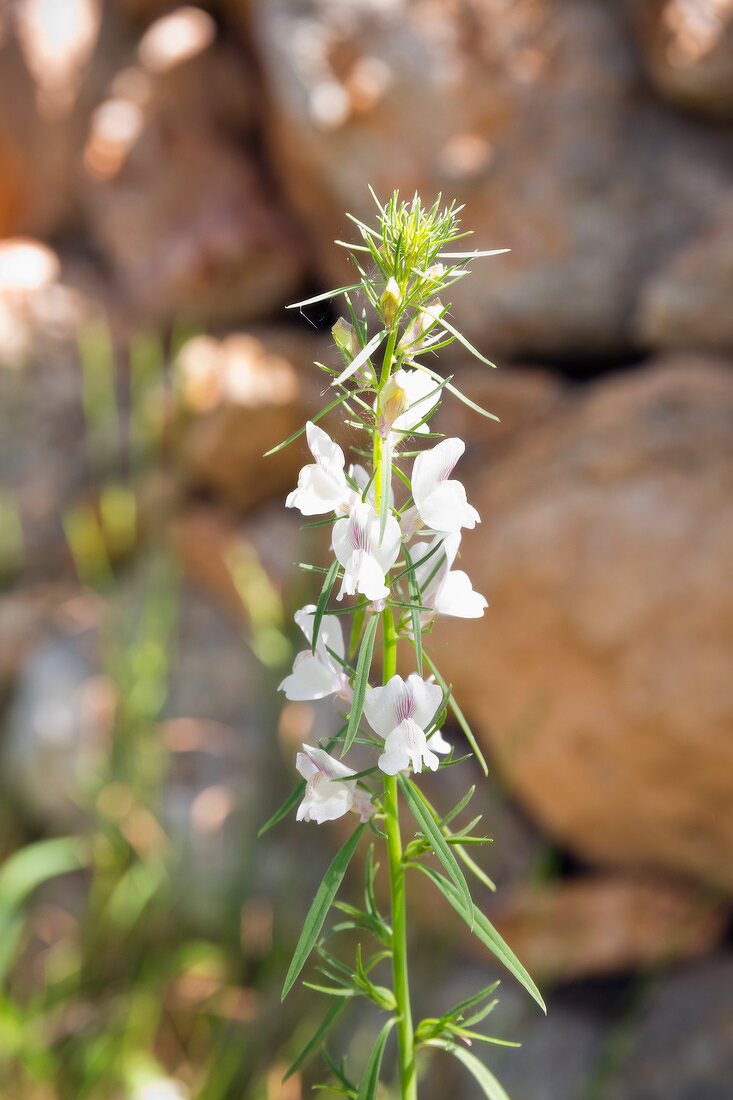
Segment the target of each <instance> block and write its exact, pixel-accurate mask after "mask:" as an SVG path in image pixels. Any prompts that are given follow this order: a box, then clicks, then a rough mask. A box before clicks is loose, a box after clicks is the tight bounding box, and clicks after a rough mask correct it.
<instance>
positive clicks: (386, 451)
mask: <svg viewBox="0 0 733 1100" xmlns="http://www.w3.org/2000/svg"><path fill="white" fill-rule="evenodd" d="M391 495H392V448H391V447H390V445H389V443H385V445H384V448H383V450H382V492H381V496H380V500H379V541H380V542H381V541H382V539H383V538H384V532H385V530H386V529H387V518H388V516H389V514H390V502H389V498H390V496H391Z"/></svg>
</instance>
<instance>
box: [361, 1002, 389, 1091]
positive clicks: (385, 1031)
mask: <svg viewBox="0 0 733 1100" xmlns="http://www.w3.org/2000/svg"><path fill="white" fill-rule="evenodd" d="M396 1022H397V1021H396V1020H394V1019H392V1020H387V1023H386V1024H385V1025H384V1027H383V1028H382V1030H381V1031H380V1032H379V1035H378V1036H377V1041H376V1043H375V1044H374V1049H373V1050H372V1053H371V1054H370V1055H369V1061H368V1062H367V1064H366V1067H365V1069H364V1073H363V1075H362V1078H361V1082H360V1084H359V1092H358V1093H357V1100H374V1098H375V1097H376V1095H377V1089H378V1087H379V1071H380V1070H381V1068H382V1058H383V1057H384V1048H385V1046H386V1045H387V1039H388V1037H389V1033H390V1031H391V1030H392V1028H393V1027H394V1025H395V1023H396Z"/></svg>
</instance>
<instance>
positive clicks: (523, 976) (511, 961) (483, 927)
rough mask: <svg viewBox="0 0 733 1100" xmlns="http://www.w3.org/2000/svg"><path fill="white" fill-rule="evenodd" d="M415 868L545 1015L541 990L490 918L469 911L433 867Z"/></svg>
mask: <svg viewBox="0 0 733 1100" xmlns="http://www.w3.org/2000/svg"><path fill="white" fill-rule="evenodd" d="M412 866H413V867H417V868H418V870H420V871H422V872H423V874H425V875H427V876H428V878H430V879H432V880H433V882H434V883H435V885H436V886H437V887H438V889H439V890H440V892H441V893H442V894H443V896H444V897H445V898H446V899H447V900H448V901H449V902H450V904H451V905H452V906H453V908H454V909H455V911H456V912H457V913H458V914H459V916H460V917H462V918H463V920H464V921H465V922H466V924H467V925H468V926H469V927H470V928H471V930H472V931H473V933H474V934H475V935H476V936H477V937H478V939H480V940H481V942H482V943H483V944H484V945H485V946H486V947H488V949H489V950H490V951H491V953H492V955H495V956H496V958H497V959H499V961H500V962H501V963H503V964H504V966H505V967H506V968H507V970H508V971H509V973H510V974H512V975H513V976H514V977H515V978H516V979H517V981H518V982H519V983H520V985H523V986H524V988H525V989H526V990H527V992H528V993H529V994H530V996H531V997H532V998H533V999H534V1000H535V1001H536V1002H537V1004H538V1005H539V1006H540V1008H541V1009H542V1011H543V1012H545V1013H546V1012H547V1008H546V1007H545V1002H544V1001H543V999H542V995H541V993H540V991H539V989H538V988H537V986H536V985H535V983H534V982H533V981H532V978H531V977H530V976H529V974H528V973H527V971H526V969H525V968H524V967H523V966H522V964H521V963H520V961H519V959H518V958H517V956H516V955H515V954H514V952H513V951H512V949H511V948H510V947H509V946H508V945H507V944H506V943H505V942H504V940H503V939H502V938H501V936H500V935H499V933H498V932H497V931H496V929H495V928H494V926H493V925H492V924H491V922H490V921H489V920H488V918H487V917H485V916H484V914H483V913H482V912H481V911H480V910H479V909H477V908H476V906H475V905H473V904H472V905H471V909H470V910H469V909H467V908H466V904H465V902H464V900H463V896H462V895H461V892H460V891H459V890H457V889H456V887H455V886H454V885H453V883H452V882H450V881H449V880H448V879H447V878H446V877H445V875H441V873H440V871H436V870H435V869H434V868H433V867H427V866H425V865H424V864H422V863H414V864H412Z"/></svg>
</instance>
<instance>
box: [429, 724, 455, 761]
mask: <svg viewBox="0 0 733 1100" xmlns="http://www.w3.org/2000/svg"><path fill="white" fill-rule="evenodd" d="M428 748H430V749H431V750H432V751H433V752H439V753H440V754H441V756H446V755H447V754H448V753H449V752H450V751H451V749H452V748H453V746H452V745H451V744H450V743H449V742H448V741H446V739H445V737H443V734H442V733H441V732H440V730H436V731H435V733H432V734H431V735H430V737H428Z"/></svg>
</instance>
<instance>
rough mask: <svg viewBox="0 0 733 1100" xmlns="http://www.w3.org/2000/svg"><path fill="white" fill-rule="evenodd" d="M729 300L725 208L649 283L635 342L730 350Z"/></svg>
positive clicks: (729, 236)
mask: <svg viewBox="0 0 733 1100" xmlns="http://www.w3.org/2000/svg"><path fill="white" fill-rule="evenodd" d="M731 72H733V62H732V63H731ZM731 301H733V204H732V203H728V204H727V206H725V207H723V209H722V210H721V211H720V212H718V213H717V214H715V215H714V216H713V217H712V218H711V220H710V222H709V223H708V224H707V225H706V227H705V228H704V230H703V231H702V232H701V233H700V234H698V235H697V236H696V237H694V238H693V239H692V241H691V242H690V243H689V244H685V245H683V246H682V247H681V248H680V249H679V251H677V252H674V253H673V254H672V256H671V257H670V259H669V261H668V263H667V264H665V265H664V266H663V267H662V268H661V269H660V270H659V272H658V273H657V274H655V275H654V277H653V278H652V279H650V280H649V284H648V286H647V287H646V289H645V290H644V293H643V294H642V295H641V299H640V304H639V331H640V337H641V339H642V340H643V341H644V342H646V343H651V344H655V345H657V346H658V347H670V348H671V347H685V348H707V349H717V348H726V349H728V350H731V349H733V309H731Z"/></svg>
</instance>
